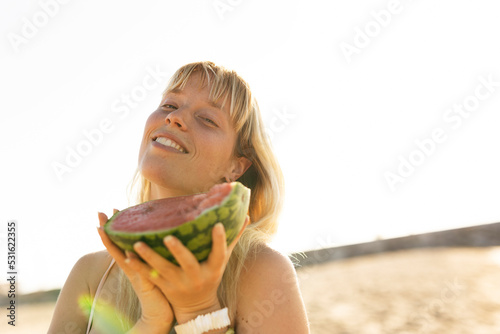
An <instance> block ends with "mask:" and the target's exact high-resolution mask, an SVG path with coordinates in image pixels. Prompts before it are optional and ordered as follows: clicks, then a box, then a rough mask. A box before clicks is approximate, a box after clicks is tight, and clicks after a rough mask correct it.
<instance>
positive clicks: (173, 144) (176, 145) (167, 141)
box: [156, 137, 186, 153]
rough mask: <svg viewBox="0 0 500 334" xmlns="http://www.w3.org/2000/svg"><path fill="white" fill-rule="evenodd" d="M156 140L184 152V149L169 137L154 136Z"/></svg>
mask: <svg viewBox="0 0 500 334" xmlns="http://www.w3.org/2000/svg"><path fill="white" fill-rule="evenodd" d="M156 141H157V142H158V143H160V144H162V145H165V146H170V147H173V148H176V149H178V150H179V151H181V152H182V153H186V151H184V149H183V148H182V147H180V146H179V144H177V143H176V142H174V141H172V140H170V139H167V138H165V137H158V138H156Z"/></svg>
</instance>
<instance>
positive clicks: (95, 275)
mask: <svg viewBox="0 0 500 334" xmlns="http://www.w3.org/2000/svg"><path fill="white" fill-rule="evenodd" d="M111 260H112V257H111V255H109V253H108V251H106V250H102V251H98V252H93V253H88V254H85V255H83V256H82V257H81V258H80V259H79V260H78V261H77V262H76V264H75V266H74V268H73V270H77V271H78V272H81V273H82V276H83V277H85V278H86V280H87V283H88V285H89V288H90V289H91V290H95V288H96V287H97V285H98V284H99V281H100V280H101V277H102V275H103V274H104V272H105V271H106V269H107V268H108V266H109V265H110V263H111Z"/></svg>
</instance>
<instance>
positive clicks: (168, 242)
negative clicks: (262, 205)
mask: <svg viewBox="0 0 500 334" xmlns="http://www.w3.org/2000/svg"><path fill="white" fill-rule="evenodd" d="M249 223H250V219H249V217H248V216H247V218H246V220H245V223H244V224H243V228H242V229H241V231H240V233H239V234H238V236H237V237H236V238H235V239H234V241H233V242H232V243H231V244H230V245H229V246H227V243H226V234H225V230H224V226H223V225H222V224H221V223H218V224H216V225H215V227H214V228H213V229H212V250H211V252H210V255H209V256H208V259H207V261H204V262H202V263H199V262H198V260H197V259H196V258H195V256H194V255H193V254H192V253H191V252H190V251H189V249H187V248H186V247H185V246H184V245H182V243H181V242H180V241H179V240H178V239H177V238H175V237H172V236H168V237H166V238H165V239H164V244H165V246H166V247H167V248H168V250H169V251H170V252H171V253H172V255H173V256H174V257H175V259H176V260H177V262H178V263H179V266H177V265H175V264H173V263H171V262H170V261H168V260H166V259H164V258H163V257H161V256H160V255H159V254H158V253H156V252H155V251H154V250H152V249H151V248H150V247H148V246H147V245H146V244H145V243H143V242H137V243H136V244H135V245H134V250H135V251H136V252H137V254H139V255H140V257H141V258H142V259H143V260H144V261H146V263H143V262H142V261H140V260H139V259H137V258H131V259H130V261H129V263H128V268H130V269H132V270H134V271H135V272H136V273H138V274H139V275H140V276H141V277H143V278H144V277H147V278H148V281H150V282H152V283H154V284H155V286H156V287H157V288H158V289H159V290H161V292H162V293H163V295H165V296H166V297H167V299H168V301H169V302H170V304H171V305H172V309H173V311H174V313H175V318H176V320H177V322H178V323H179V324H182V323H185V322H187V321H189V320H191V319H194V318H196V317H197V316H198V315H200V314H206V313H209V312H212V311H216V310H219V309H220V308H221V305H220V303H219V300H218V298H217V289H218V287H219V284H220V282H221V280H222V275H223V274H224V270H225V268H226V264H227V262H228V260H229V257H230V255H231V252H232V251H233V249H234V247H235V245H236V243H237V242H238V240H239V238H240V237H241V235H242V233H243V231H244V229H245V228H246V226H247V225H248V224H249ZM148 288H150V286H148Z"/></svg>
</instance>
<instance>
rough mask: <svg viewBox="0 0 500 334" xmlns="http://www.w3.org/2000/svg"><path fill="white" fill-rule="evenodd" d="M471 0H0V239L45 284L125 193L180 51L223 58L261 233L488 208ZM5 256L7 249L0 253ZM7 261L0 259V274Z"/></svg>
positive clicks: (358, 229)
mask: <svg viewBox="0 0 500 334" xmlns="http://www.w3.org/2000/svg"><path fill="white" fill-rule="evenodd" d="M497 12H498V5H497V3H496V1H493V0H479V1H450V0H447V1H440V2H438V3H436V2H435V1H430V0H419V1H410V0H404V1H403V0H402V1H394V0H390V1H367V0H363V1H356V2H350V1H335V2H334V1H308V2H305V1H296V0H291V1H290V0H289V1H284V0H278V1H273V2H270V1H263V0H254V1H243V0H209V1H153V0H151V1H140V2H139V1H130V0H126V1H123V0H122V1H117V0H113V1H106V2H101V1H95V0H92V1H85V2H84V1H76V0H72V1H62V0H59V1H57V0H45V1H44V0H40V1H15V2H2V3H0V34H1V36H2V39H1V42H0V43H1V44H0V50H1V51H0V52H1V53H0V57H1V60H2V61H1V62H0V73H1V76H0V87H1V96H2V98H1V99H0V103H1V108H0V110H1V113H0V138H1V140H0V152H1V155H2V161H1V167H0V168H1V170H0V171H1V172H0V180H1V187H0V189H1V191H0V226H1V227H0V229H1V230H0V240H1V244H0V246H1V247H2V249H1V251H0V254H3V255H2V257H3V258H6V256H7V224H8V222H10V221H15V222H16V231H17V235H16V251H17V252H16V261H17V270H18V282H19V289H20V291H21V292H23V293H28V292H32V291H36V290H40V289H42V290H43V289H54V288H60V287H61V286H62V285H63V284H64V281H65V280H66V277H67V275H68V274H69V271H70V270H71V268H72V267H73V265H74V263H75V262H76V261H77V260H78V259H79V258H80V257H81V256H83V255H84V254H86V253H89V252H95V251H99V250H101V249H103V246H102V244H101V241H100V239H99V237H98V234H97V232H96V229H95V227H96V226H98V220H97V212H98V211H102V212H105V213H107V214H110V213H111V212H112V210H113V208H118V209H123V208H126V207H127V206H128V203H129V202H128V201H127V196H126V193H127V186H128V184H129V183H130V181H131V179H132V176H133V174H134V172H135V168H136V166H137V155H138V149H139V144H140V140H141V136H142V131H143V127H144V123H145V120H146V119H147V117H148V115H149V114H150V113H151V112H152V111H154V110H155V108H156V106H157V104H158V103H159V102H160V98H161V93H162V91H163V89H164V88H165V86H166V83H167V81H168V79H169V77H170V76H171V75H172V74H173V73H174V71H175V70H176V69H177V68H179V67H180V66H182V65H184V64H186V63H189V62H192V61H199V60H211V61H213V62H215V63H217V64H220V65H223V66H225V67H228V68H231V69H234V70H236V71H237V72H238V73H239V74H240V75H241V76H242V77H243V78H245V80H246V81H248V83H249V84H250V86H251V88H252V92H253V93H254V94H255V96H256V98H257V100H258V101H259V105H260V109H261V112H262V117H263V119H264V122H265V124H266V129H267V132H268V135H269V137H270V138H271V140H272V145H273V149H274V151H275V153H276V155H277V157H278V160H279V162H280V164H281V167H282V169H283V173H284V175H285V182H286V194H285V206H284V209H283V212H282V214H281V216H280V228H279V232H278V234H277V236H276V237H275V239H274V241H273V243H272V245H273V247H275V248H277V249H279V250H281V251H283V252H285V253H290V252H296V251H306V250H310V249H317V248H324V247H333V246H339V245H345V244H352V243H358V242H367V241H372V240H375V239H378V238H392V237H398V236H405V235H409V234H416V233H425V232H430V231H436V230H444V229H451V228H457V227H464V226H472V225H478V224H487V223H493V222H498V221H500V213H499V210H498V203H499V201H500V192H498V191H497V190H498V189H499V186H500V174H499V173H498V171H499V170H500V155H499V154H498V146H499V143H500V131H498V129H497V128H498V124H500V113H499V107H500V68H499V62H498V59H500V44H499V43H498V42H497V40H498V36H497V33H496V32H498V31H500V21H499V20H498V18H497V17H496V13H497ZM5 265H6V261H5V262H4V265H2V268H4V267H5ZM6 272H7V269H5V273H6Z"/></svg>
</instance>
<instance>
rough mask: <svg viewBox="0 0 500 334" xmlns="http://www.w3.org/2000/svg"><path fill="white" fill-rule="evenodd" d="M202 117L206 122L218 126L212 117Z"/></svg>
mask: <svg viewBox="0 0 500 334" xmlns="http://www.w3.org/2000/svg"><path fill="white" fill-rule="evenodd" d="M202 118H203V120H204V121H205V122H207V123H210V124H212V125H214V126H216V127H218V125H217V123H215V122H214V121H212V120H211V119H210V118H206V117H202Z"/></svg>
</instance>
